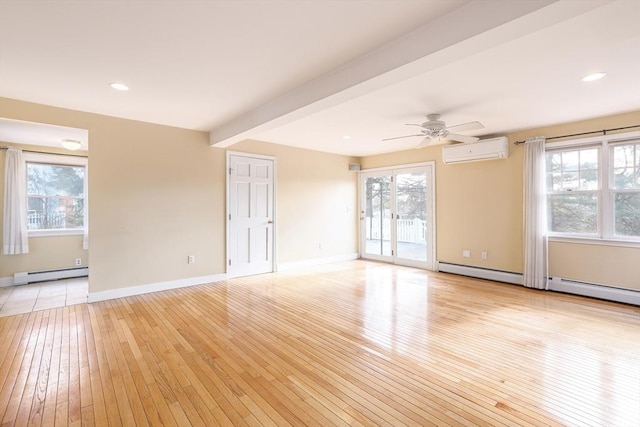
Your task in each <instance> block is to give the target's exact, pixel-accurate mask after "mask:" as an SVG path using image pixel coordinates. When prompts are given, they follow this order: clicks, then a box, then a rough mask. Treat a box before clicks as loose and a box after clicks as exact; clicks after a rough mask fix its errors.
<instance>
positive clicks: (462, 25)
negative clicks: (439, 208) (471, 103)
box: [210, 0, 608, 147]
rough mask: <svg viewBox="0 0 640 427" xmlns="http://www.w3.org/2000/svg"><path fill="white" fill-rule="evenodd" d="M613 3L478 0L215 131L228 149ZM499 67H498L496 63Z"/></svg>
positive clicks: (215, 142) (215, 140) (214, 140)
mask: <svg viewBox="0 0 640 427" xmlns="http://www.w3.org/2000/svg"><path fill="white" fill-rule="evenodd" d="M604 3H608V1H606V0H605V1H591V2H586V1H585V2H570V1H557V0H531V1H509V2H506V1H503V0H483V1H473V2H471V3H469V4H467V5H465V6H462V7H460V8H459V9H456V10H454V11H453V12H451V13H449V14H447V15H445V16H443V17H441V18H439V19H437V20H435V21H433V22H429V23H428V24H425V25H424V26H422V27H420V28H418V29H416V30H414V31H412V32H410V33H408V34H406V35H405V36H403V37H401V38H399V39H396V40H394V41H392V42H390V43H387V44H385V45H383V46H381V47H379V48H378V49H376V50H374V51H372V52H370V53H368V54H366V55H363V56H361V57H359V58H356V59H355V60H353V61H351V62H349V63H347V64H345V65H344V66H342V67H340V68H338V69H336V70H333V71H332V72H330V73H327V74H325V75H323V76H321V77H319V78H317V79H315V80H313V81H311V82H309V83H307V84H305V85H302V86H300V87H298V88H296V89H294V90H292V91H290V92H288V93H286V94H284V95H282V96H280V97H278V98H276V99H274V100H273V101H271V102H269V103H266V104H264V105H262V106H260V107H258V108H256V109H254V110H252V111H248V112H246V113H245V114H243V115H242V116H240V117H237V118H235V119H233V120H231V121H229V122H227V123H224V124H221V125H220V126H218V127H216V128H214V129H212V130H211V131H210V144H211V145H212V146H217V147H228V146H230V145H232V144H234V143H236V142H239V141H241V140H244V139H247V138H250V137H251V135H255V134H256V133H257V132H260V131H264V130H268V129H272V128H274V127H277V126H280V125H283V124H286V123H290V122H292V121H294V120H297V119H299V118H302V117H305V116H308V115H311V114H313V113H315V112H318V111H322V110H324V109H327V108H330V107H332V106H336V105H338V104H339V103H342V102H345V101H347V100H349V99H353V98H356V97H358V96H360V95H363V94H365V93H368V92H371V91H373V90H377V89H380V88H383V87H386V86H389V85H391V84H394V83H397V82H400V81H402V80H404V79H407V78H410V77H413V76H416V75H419V74H421V73H424V72H427V71H429V70H432V69H435V68H437V67H440V66H442V65H445V64H448V63H451V62H453V61H456V60H458V59H461V58H464V57H466V56H469V55H473V54H475V53H478V52H481V51H483V50H486V49H490V48H491V47H494V46H496V45H498V44H500V43H504V42H506V41H509V40H513V39H514V38H516V37H520V36H522V35H525V34H528V33H530V32H532V31H535V30H537V29H539V28H541V27H545V26H548V25H552V24H554V23H557V22H561V21H562V20H565V19H568V18H570V17H572V16H576V15H577V14H580V13H584V12H586V11H588V10H591V9H593V8H595V7H598V6H600V5H602V4H604ZM497 65H499V64H497Z"/></svg>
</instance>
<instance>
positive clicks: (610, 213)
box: [545, 131, 640, 247]
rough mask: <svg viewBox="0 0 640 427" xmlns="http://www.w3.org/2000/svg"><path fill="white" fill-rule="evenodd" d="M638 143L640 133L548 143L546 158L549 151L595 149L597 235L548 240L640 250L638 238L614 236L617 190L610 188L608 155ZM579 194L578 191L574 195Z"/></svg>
mask: <svg viewBox="0 0 640 427" xmlns="http://www.w3.org/2000/svg"><path fill="white" fill-rule="evenodd" d="M639 141H640V131H635V132H626V133H620V134H614V135H602V136H597V137H590V138H581V139H574V140H571V141H558V142H549V143H547V144H546V146H545V155H546V153H547V152H550V151H562V150H567V149H576V150H577V149H584V148H589V147H598V148H599V155H598V232H597V234H596V235H591V234H584V235H582V234H576V233H557V232H552V231H550V230H549V231H548V233H547V234H548V236H549V240H551V241H561V242H562V241H566V242H580V243H586V244H598V245H611V246H631V247H640V238H639V237H625V236H616V235H614V231H615V228H614V227H615V225H614V206H613V201H614V194H615V193H616V192H618V191H620V190H615V189H613V188H612V187H611V184H610V182H611V179H612V178H613V175H612V169H611V163H610V155H611V147H613V146H615V145H619V144H625V143H634V142H636V143H637V142H639ZM576 193H579V191H576Z"/></svg>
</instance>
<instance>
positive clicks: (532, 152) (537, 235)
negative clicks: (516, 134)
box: [523, 137, 548, 289]
mask: <svg viewBox="0 0 640 427" xmlns="http://www.w3.org/2000/svg"><path fill="white" fill-rule="evenodd" d="M544 142H545V139H544V138H543V137H536V138H531V139H527V140H526V141H525V146H524V150H525V151H524V281H523V284H524V286H526V287H528V288H535V289H548V286H547V277H546V276H547V274H546V273H547V197H546V194H545V191H546V185H545V174H546V165H545V154H544Z"/></svg>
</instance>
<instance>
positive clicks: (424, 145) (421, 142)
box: [416, 137, 431, 149]
mask: <svg viewBox="0 0 640 427" xmlns="http://www.w3.org/2000/svg"><path fill="white" fill-rule="evenodd" d="M430 142H431V138H429V137H426V138H425V139H423V140H422V141H420V143H419V144H418V145H416V149H418V148H424V147H426V146H427V145H429V143H430Z"/></svg>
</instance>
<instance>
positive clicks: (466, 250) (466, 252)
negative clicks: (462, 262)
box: [462, 249, 471, 258]
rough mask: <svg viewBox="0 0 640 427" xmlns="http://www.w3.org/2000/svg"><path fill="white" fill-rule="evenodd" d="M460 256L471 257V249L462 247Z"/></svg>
mask: <svg viewBox="0 0 640 427" xmlns="http://www.w3.org/2000/svg"><path fill="white" fill-rule="evenodd" d="M462 257H463V258H471V251H470V250H469V249H463V250H462Z"/></svg>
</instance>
